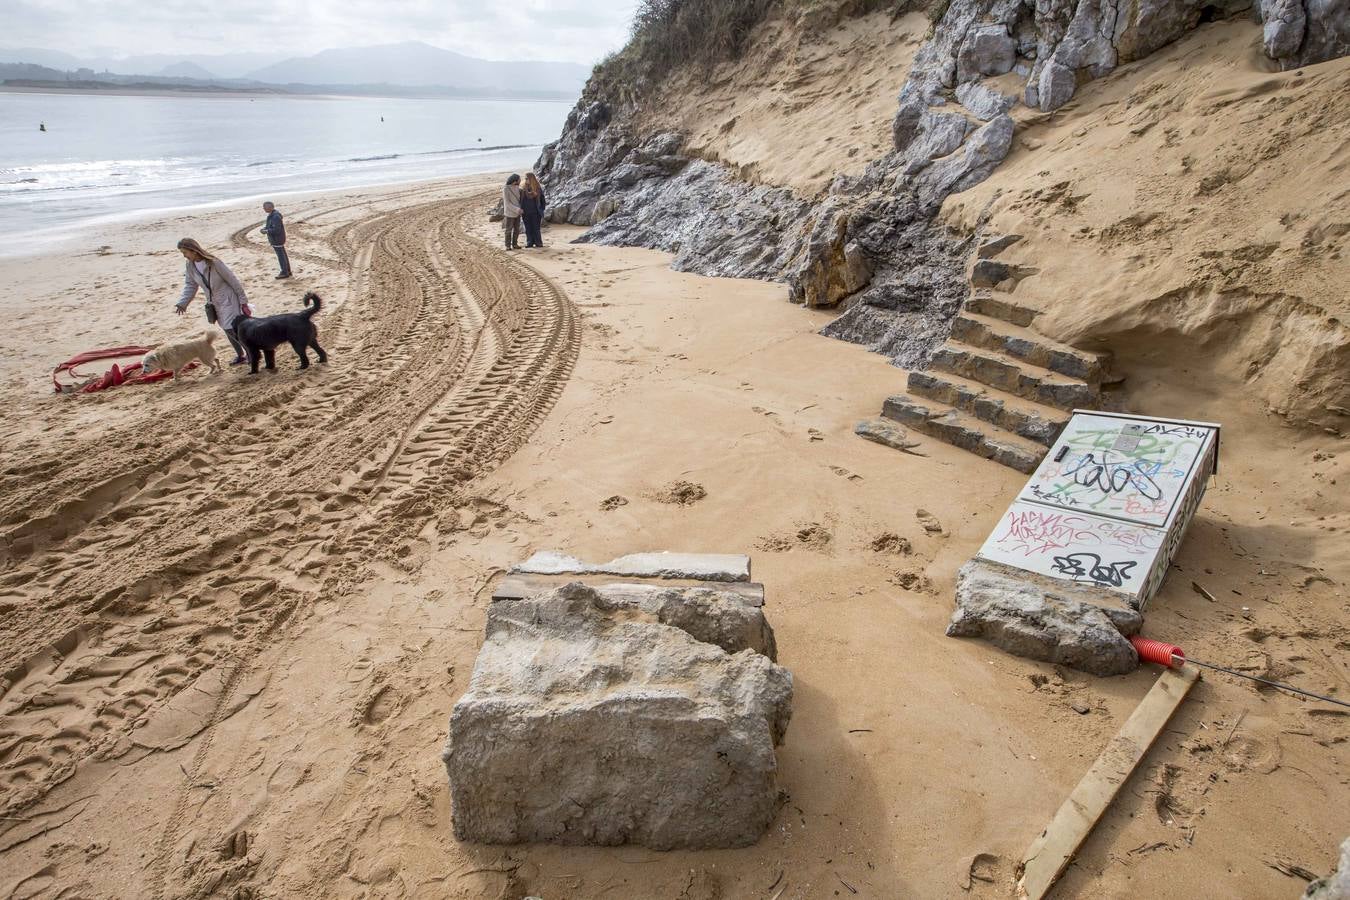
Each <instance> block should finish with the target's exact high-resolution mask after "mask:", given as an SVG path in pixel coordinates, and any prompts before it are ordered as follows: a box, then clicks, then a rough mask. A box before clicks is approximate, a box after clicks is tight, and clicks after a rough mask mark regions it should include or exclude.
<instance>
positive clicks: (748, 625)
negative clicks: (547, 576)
mask: <svg viewBox="0 0 1350 900" xmlns="http://www.w3.org/2000/svg"><path fill="white" fill-rule="evenodd" d="M774 654H775V648H774V639H773V631H772V629H771V628H770V627H769V626H768V623H767V622H766V621H765V620H764V615H763V609H762V608H761V607H759V606H758V605H756V604H755V603H753V602H751V601H748V600H746V599H745V598H743V597H741V596H739V595H737V594H735V593H732V592H728V591H718V590H710V589H698V588H696V589H687V588H670V589H653V590H642V591H632V590H627V589H625V588H624V587H623V586H611V587H601V588H591V587H586V586H585V585H582V584H579V583H573V584H569V585H566V586H564V587H561V588H558V589H557V590H554V591H551V592H549V593H546V594H542V595H539V596H536V597H533V598H527V599H523V600H503V601H497V602H494V603H493V604H492V606H491V608H490V609H489V612H488V622H487V637H486V640H485V642H484V644H483V648H482V650H481V651H480V653H479V656H478V662H477V664H476V665H475V667H474V673H473V678H472V680H471V682H470V685H469V690H468V692H467V693H466V694H465V695H464V697H463V698H462V699H461V700H460V701H459V702H458V703H456V704H455V708H454V712H453V713H452V716H451V720H450V736H449V738H448V740H447V742H446V746H445V750H444V753H443V754H442V758H443V759H444V761H445V766H446V771H447V773H448V775H449V778H450V787H451V800H452V804H453V810H452V815H453V820H454V829H455V836H456V837H457V838H459V839H460V840H466V841H475V842H482V843H503V844H515V843H525V842H550V843H561V844H596V845H617V844H629V843H632V844H641V845H643V846H646V847H650V848H653V849H659V850H665V849H672V848H713V847H742V846H747V845H749V844H752V843H754V842H755V841H756V840H758V839H759V837H760V836H761V835H762V834H763V833H764V831H765V829H766V828H768V826H769V823H770V822H771V821H772V819H773V817H774V815H775V813H776V811H777V808H778V803H779V800H778V787H777V780H776V777H777V763H776V759H775V754H774V747H775V746H776V745H777V744H778V743H779V742H781V741H782V739H783V736H784V733H785V732H786V730H787V726H788V721H789V719H790V718H791V712H792V676H791V674H790V673H789V672H788V671H787V670H786V669H784V668H782V667H781V666H778V665H776V664H775V663H774V662H773V661H772V657H773V656H774Z"/></svg>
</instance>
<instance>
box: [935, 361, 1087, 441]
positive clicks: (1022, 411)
mask: <svg viewBox="0 0 1350 900" xmlns="http://www.w3.org/2000/svg"><path fill="white" fill-rule="evenodd" d="M909 393H910V394H911V395H913V396H915V397H918V398H920V399H924V400H935V401H937V402H938V403H945V404H946V405H947V406H950V407H952V408H953V409H959V410H961V411H962V412H965V413H969V414H970V415H972V416H974V417H975V418H977V419H979V420H980V421H982V422H988V423H989V424H991V425H997V426H998V427H999V428H1002V429H1003V430H1004V431H1011V432H1012V433H1013V434H1016V435H1019V436H1020V437H1024V438H1027V439H1028V440H1031V441H1035V442H1036V443H1038V444H1041V445H1043V446H1045V447H1049V446H1050V445H1052V444H1053V443H1054V442H1055V438H1057V437H1059V433H1060V432H1061V431H1063V430H1064V424H1065V423H1066V422H1067V421H1068V420H1069V416H1068V414H1067V413H1065V412H1063V411H1062V410H1058V409H1055V408H1053V407H1050V406H1042V405H1040V404H1039V403H1033V402H1032V401H1030V400H1024V399H1022V398H1020V397H1014V396H1013V395H1012V394H1005V393H1003V392H1002V391H999V390H995V389H993V388H991V387H988V386H987V385H983V384H980V383H979V382H977V381H971V380H970V379H968V378H962V377H961V376H959V375H952V374H951V373H948V372H943V373H937V372H910V373H909Z"/></svg>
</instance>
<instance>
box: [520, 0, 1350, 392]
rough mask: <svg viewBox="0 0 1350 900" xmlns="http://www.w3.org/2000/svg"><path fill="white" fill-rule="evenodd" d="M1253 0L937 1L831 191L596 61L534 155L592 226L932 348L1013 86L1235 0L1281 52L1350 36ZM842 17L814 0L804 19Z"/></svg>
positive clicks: (554, 192) (608, 239)
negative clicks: (660, 111)
mask: <svg viewBox="0 0 1350 900" xmlns="http://www.w3.org/2000/svg"><path fill="white" fill-rule="evenodd" d="M1252 4H1253V0H1140V2H1137V3H1133V4H1124V3H1119V2H1117V0H1036V2H1035V3H1031V2H1024V0H951V2H950V3H947V4H945V5H941V6H940V7H935V8H934V9H940V11H941V15H940V18H938V19H937V20H936V21H935V22H934V26H933V29H932V31H931V33H929V35H928V36H927V38H926V39H925V41H924V43H923V45H922V46H921V47H920V48H919V50H918V51H917V53H916V54H915V56H914V61H913V64H912V66H911V68H910V71H909V75H908V77H907V79H906V80H905V81H904V83H903V84H902V85H897V88H898V97H897V108H896V112H895V115H894V118H893V120H892V123H891V136H892V145H893V149H892V150H891V151H890V152H888V153H886V154H884V155H883V156H881V157H880V158H878V159H876V160H874V161H873V162H872V163H871V164H870V165H869V166H868V167H867V169H866V170H865V171H864V172H863V174H861V175H856V176H840V177H837V178H836V179H835V180H834V181H833V182H832V183H831V185H830V187H829V188H828V190H826V191H824V192H823V193H822V194H820V195H818V196H813V197H805V196H799V195H797V194H795V193H793V192H792V191H791V190H788V189H786V188H778V187H774V186H771V185H763V184H754V183H751V182H749V181H746V180H743V179H742V178H741V177H740V174H739V173H738V172H736V171H734V170H733V169H731V168H729V167H727V166H724V165H721V164H720V163H718V162H715V161H709V160H707V159H703V158H700V156H699V153H698V151H697V149H696V148H693V149H691V148H686V147H685V146H684V143H685V138H684V137H683V136H682V135H680V134H677V133H674V132H669V131H665V132H661V133H655V134H643V133H641V132H640V125H639V123H640V122H641V120H642V116H641V107H642V104H643V103H644V102H653V101H656V102H665V101H670V100H674V101H678V98H665V100H662V98H660V97H659V96H657V94H659V91H656V89H654V88H648V89H646V95H644V90H643V89H642V88H639V87H635V86H632V85H628V84H620V85H613V84H610V85H606V83H605V80H604V79H603V78H600V77H597V78H596V79H593V81H592V83H591V84H590V85H588V88H587V90H586V92H585V94H584V95H583V97H582V99H581V101H579V102H578V104H577V106H576V108H575V109H574V110H573V111H572V113H571V115H570V116H569V117H568V119H567V123H566V125H565V127H564V130H563V133H562V135H561V136H560V138H559V139H558V140H557V141H555V142H554V143H552V144H549V145H548V146H546V147H545V148H544V150H543V153H542V154H541V156H540V158H539V161H538V163H537V164H536V167H535V168H536V171H537V172H538V173H539V174H540V176H541V177H542V178H543V180H544V181H545V183H546V184H547V186H548V188H549V196H550V199H551V201H552V202H553V204H554V205H553V208H552V210H551V212H550V217H551V219H552V221H555V222H568V223H571V224H575V225H588V226H591V228H590V230H589V231H588V232H587V233H586V235H585V237H583V238H582V240H585V241H591V242H595V243H602V244H618V245H637V246H644V247H652V248H655V249H659V250H665V251H668V252H670V253H672V254H674V257H675V261H674V266H675V268H677V269H679V270H684V271H692V272H698V273H700V274H705V275H723V276H730V277H744V278H760V279H769V280H777V281H785V282H787V283H788V285H789V286H790V294H791V297H792V299H793V301H794V302H798V303H802V304H805V305H807V306H815V307H831V308H837V309H840V310H841V312H842V315H841V316H840V317H839V318H838V319H837V320H836V321H835V322H834V323H832V324H831V325H830V326H829V327H827V328H826V329H825V330H824V333H825V334H828V335H831V336H834V337H839V338H842V339H845V340H850V341H854V342H856V343H860V344H863V345H865V346H868V347H869V348H871V349H873V350H876V351H877V352H880V353H884V354H886V355H888V356H890V357H891V358H892V359H893V360H894V361H895V362H897V363H898V364H900V365H904V366H909V367H915V366H922V365H923V364H924V363H925V362H926V360H927V357H928V355H929V354H930V353H931V352H932V351H933V350H934V349H935V348H936V347H937V345H938V344H939V343H940V342H941V341H942V339H943V338H944V337H945V332H946V328H947V326H948V325H949V324H950V322H951V320H952V318H953V317H954V316H955V315H956V311H957V310H958V309H959V306H960V303H961V301H962V300H963V299H964V298H965V296H966V295H967V294H968V292H969V285H968V283H967V282H966V280H965V272H964V266H965V259H966V257H967V256H968V254H969V250H970V242H969V239H968V238H965V237H963V236H957V235H953V234H950V233H948V232H946V231H945V230H944V229H942V228H941V227H940V226H939V225H938V224H937V223H936V222H935V217H936V214H937V212H938V210H939V208H940V207H941V205H942V203H943V201H944V200H945V199H946V198H947V197H948V196H949V195H951V194H953V193H957V192H960V191H964V190H967V189H969V188H971V187H973V186H974V185H976V184H979V183H980V182H981V181H983V180H984V179H986V178H988V177H989V175H990V173H991V172H992V171H993V170H994V169H995V167H997V166H998V165H999V163H1000V162H1002V160H1003V159H1004V158H1005V157H1006V156H1007V154H1008V152H1009V150H1010V149H1011V147H1012V142H1013V133H1014V122H1013V119H1012V118H1011V117H1010V115H1009V113H1010V111H1012V110H1013V107H1014V106H1015V105H1016V104H1017V103H1018V102H1021V103H1024V104H1026V105H1027V106H1030V107H1034V108H1037V109H1040V110H1043V111H1051V110H1055V109H1058V108H1060V107H1062V106H1063V105H1064V104H1066V103H1068V102H1069V101H1070V100H1071V99H1072V98H1073V96H1074V94H1075V92H1076V91H1077V90H1078V88H1079V86H1080V85H1081V84H1083V83H1084V82H1086V81H1089V80H1091V79H1094V78H1100V77H1102V76H1104V75H1106V74H1107V73H1109V72H1111V71H1112V70H1114V69H1115V68H1116V67H1118V66H1120V65H1123V64H1125V63H1128V62H1131V61H1133V60H1137V59H1141V58H1143V57H1145V56H1148V55H1149V54H1151V53H1153V52H1155V51H1157V50H1158V49H1160V48H1162V47H1164V46H1166V45H1167V44H1169V43H1171V42H1173V41H1175V40H1177V39H1178V38H1180V37H1182V36H1183V35H1185V34H1186V33H1187V32H1189V31H1191V30H1192V29H1195V28H1197V27H1199V26H1200V25H1202V24H1203V23H1205V22H1207V21H1211V20H1214V19H1222V18H1228V17H1233V16H1238V15H1254V14H1255V15H1259V17H1260V18H1261V19H1262V20H1263V21H1264V23H1265V24H1264V38H1265V49H1266V52H1267V54H1268V55H1270V57H1271V58H1272V59H1274V60H1276V61H1277V62H1278V63H1279V65H1281V66H1283V67H1285V68H1289V67H1292V66H1296V65H1306V64H1309V63H1312V62H1317V61H1321V60H1325V59H1330V58H1332V57H1334V56H1339V55H1344V54H1346V53H1347V52H1350V10H1348V9H1347V7H1350V4H1347V3H1346V2H1345V0H1259V9H1253V5H1252ZM865 6H866V4H852V5H841V6H840V7H839V9H837V10H835V12H836V13H837V14H838V15H850V14H855V13H856V12H858V11H860V9H861V8H862V7H865ZM850 10H851V12H850ZM778 13H779V14H782V11H781V10H779V11H778ZM835 18H837V16H830V15H824V13H823V12H822V11H817V14H809V15H808V14H806V13H803V14H802V18H801V19H800V20H799V26H800V27H803V28H808V29H809V28H811V27H820V22H828V21H833V20H834V19H835ZM817 20H819V21H817ZM813 23H814V24H813ZM1013 80H1016V81H1019V82H1020V83H1021V85H1022V87H1021V88H1020V90H1014V88H1013V87H1012V84H1011V82H1012V81H1013ZM653 92H655V93H653ZM639 98H641V99H639Z"/></svg>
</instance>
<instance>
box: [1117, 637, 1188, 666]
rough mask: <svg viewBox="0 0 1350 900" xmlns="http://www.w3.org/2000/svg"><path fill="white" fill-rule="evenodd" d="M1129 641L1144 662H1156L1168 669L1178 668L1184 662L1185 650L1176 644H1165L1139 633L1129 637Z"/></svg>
mask: <svg viewBox="0 0 1350 900" xmlns="http://www.w3.org/2000/svg"><path fill="white" fill-rule="evenodd" d="M1130 643H1131V644H1133V645H1134V650H1135V652H1136V653H1138V654H1139V658H1140V659H1142V660H1143V661H1144V662H1153V663H1157V664H1158V665H1160V666H1167V667H1168V668H1169V669H1180V668H1181V667H1182V666H1183V665H1185V664H1186V651H1185V650H1182V649H1181V648H1180V647H1178V646H1177V645H1176V644H1165V643H1163V642H1162V641H1155V640H1153V639H1152V638H1146V637H1140V636H1139V635H1135V636H1134V637H1132V638H1130Z"/></svg>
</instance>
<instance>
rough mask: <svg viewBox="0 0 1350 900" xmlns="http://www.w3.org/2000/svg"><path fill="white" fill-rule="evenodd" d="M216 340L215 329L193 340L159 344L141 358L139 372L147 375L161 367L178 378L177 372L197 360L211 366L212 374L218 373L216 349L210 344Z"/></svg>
mask: <svg viewBox="0 0 1350 900" xmlns="http://www.w3.org/2000/svg"><path fill="white" fill-rule="evenodd" d="M215 341H216V332H215V330H214V329H213V330H211V331H207V332H204V333H203V334H202V336H201V337H199V338H197V339H196V340H194V341H179V342H177V343H174V344H160V345H159V346H158V347H156V348H155V349H153V350H151V351H150V352H149V353H147V354H145V357H144V358H143V359H142V360H141V374H142V375H149V374H150V373H151V372H157V371H159V370H161V369H163V370H164V371H165V372H172V373H173V380H174V381H177V380H178V373H179V372H181V371H182V370H183V367H184V366H186V365H187V364H188V363H190V362H192V361H194V360H199V361H201V362H202V364H204V365H208V366H210V367H211V372H212V373H213V374H216V375H219V374H220V363H218V362H216V349H215V347H214V346H212V345H213V344H214V343H215Z"/></svg>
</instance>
